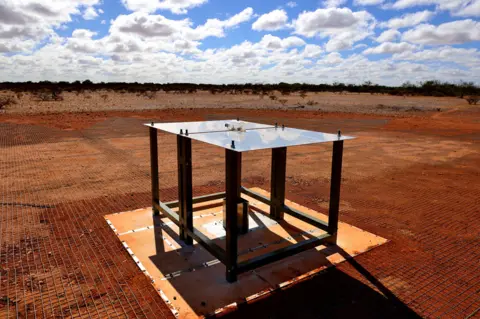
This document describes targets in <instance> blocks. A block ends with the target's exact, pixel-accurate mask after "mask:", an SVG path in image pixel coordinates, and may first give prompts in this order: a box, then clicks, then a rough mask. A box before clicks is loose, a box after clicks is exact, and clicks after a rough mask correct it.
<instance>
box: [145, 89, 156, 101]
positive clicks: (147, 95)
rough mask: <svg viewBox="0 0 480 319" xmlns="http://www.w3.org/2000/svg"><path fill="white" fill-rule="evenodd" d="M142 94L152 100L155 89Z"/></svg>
mask: <svg viewBox="0 0 480 319" xmlns="http://www.w3.org/2000/svg"><path fill="white" fill-rule="evenodd" d="M143 96H145V97H146V98H147V99H149V100H153V99H154V98H156V97H157V92H156V91H146V92H145V93H143Z"/></svg>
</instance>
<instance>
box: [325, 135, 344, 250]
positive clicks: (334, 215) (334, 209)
mask: <svg viewBox="0 0 480 319" xmlns="http://www.w3.org/2000/svg"><path fill="white" fill-rule="evenodd" d="M342 157H343V141H335V142H333V154H332V177H331V181H330V207H329V210H328V233H329V234H330V235H331V236H332V240H331V241H330V243H331V244H336V241H337V231H338V210H339V207H340V185H341V182H342Z"/></svg>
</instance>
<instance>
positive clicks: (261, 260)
mask: <svg viewBox="0 0 480 319" xmlns="http://www.w3.org/2000/svg"><path fill="white" fill-rule="evenodd" d="M329 239H330V235H329V234H324V235H321V236H318V237H314V238H310V239H307V240H305V241H302V242H299V243H296V244H294V245H290V246H287V247H284V248H280V249H277V250H275V251H272V252H269V253H266V254H264V255H261V256H258V257H254V258H252V259H249V260H246V261H243V262H240V263H239V264H238V273H243V272H246V271H250V270H253V269H255V268H258V267H261V266H264V265H267V264H270V263H273V262H275V261H278V260H281V259H283V258H286V257H289V256H293V255H295V254H298V253H301V252H303V251H305V250H308V249H311V248H313V247H316V246H319V245H322V244H327V243H328V242H329V241H328V240H329Z"/></svg>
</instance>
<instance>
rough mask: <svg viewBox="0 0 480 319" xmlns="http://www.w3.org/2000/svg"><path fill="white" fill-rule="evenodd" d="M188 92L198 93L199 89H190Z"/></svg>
mask: <svg viewBox="0 0 480 319" xmlns="http://www.w3.org/2000/svg"><path fill="white" fill-rule="evenodd" d="M188 93H190V94H193V93H197V89H188Z"/></svg>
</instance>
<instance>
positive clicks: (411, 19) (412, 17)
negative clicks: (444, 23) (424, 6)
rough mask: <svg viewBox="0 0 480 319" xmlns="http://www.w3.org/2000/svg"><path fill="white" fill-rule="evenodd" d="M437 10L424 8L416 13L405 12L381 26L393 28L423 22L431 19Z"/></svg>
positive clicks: (406, 26)
mask: <svg viewBox="0 0 480 319" xmlns="http://www.w3.org/2000/svg"><path fill="white" fill-rule="evenodd" d="M434 15H435V12H432V11H428V10H424V11H420V12H415V13H409V14H405V15H403V16H401V17H399V18H392V19H390V20H388V21H386V22H382V23H380V26H381V27H384V28H391V29H401V28H408V27H412V26H415V25H417V24H420V23H422V22H426V21H429V20H430V19H431V18H433V16H434Z"/></svg>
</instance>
